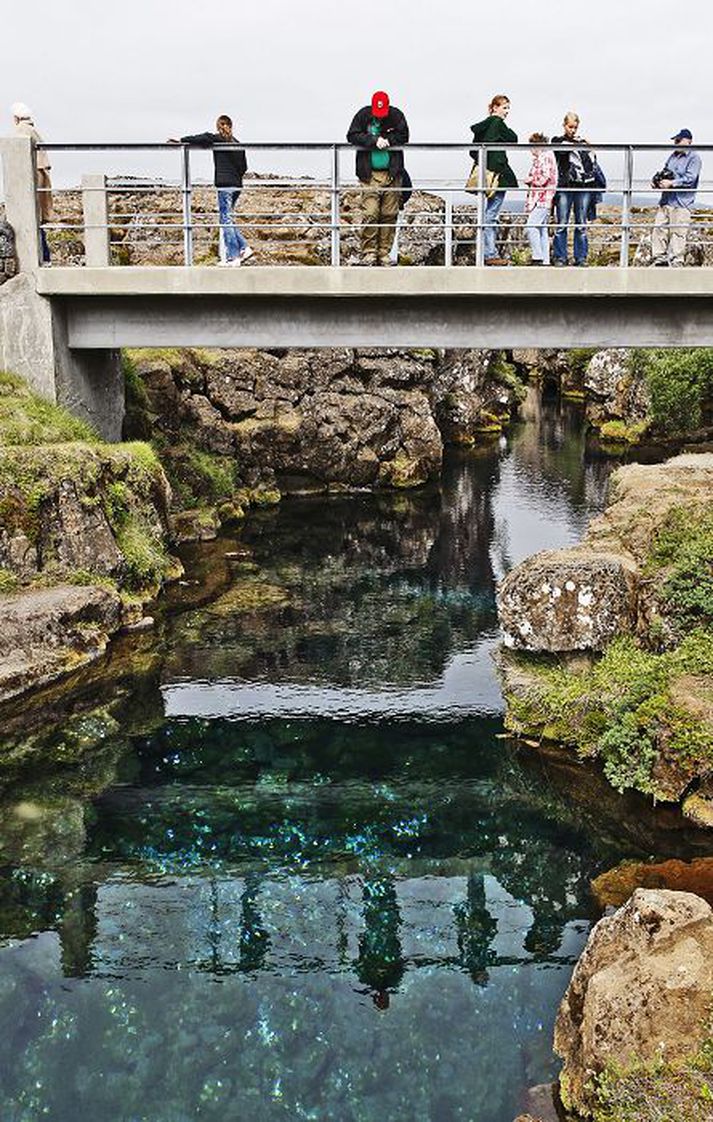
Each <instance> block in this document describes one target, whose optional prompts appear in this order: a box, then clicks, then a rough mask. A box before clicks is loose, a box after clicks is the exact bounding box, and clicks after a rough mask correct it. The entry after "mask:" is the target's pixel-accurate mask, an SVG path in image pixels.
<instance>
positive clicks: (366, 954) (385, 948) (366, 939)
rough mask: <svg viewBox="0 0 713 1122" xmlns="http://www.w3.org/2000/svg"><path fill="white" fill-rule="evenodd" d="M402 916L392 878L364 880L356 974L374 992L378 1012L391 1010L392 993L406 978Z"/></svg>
mask: <svg viewBox="0 0 713 1122" xmlns="http://www.w3.org/2000/svg"><path fill="white" fill-rule="evenodd" d="M400 927H401V914H400V912H399V903H398V898H397V896H396V888H395V885H394V881H393V878H392V877H388V876H387V877H372V878H368V879H365V880H364V931H363V932H362V934H361V935H360V936H359V957H358V958H357V961H356V973H357V977H358V978H359V981H360V982H362V983H363V984H364V985H365V986H368V987H369V988H370V989H371V990H372V991H373V1000H374V1005H375V1006H376V1008H377V1009H388V1007H389V991H393V990H394V989H396V987H397V986H398V984H399V982H400V981H401V979H402V978H403V975H404V961H403V956H402V953H401V940H400V939H399V929H400Z"/></svg>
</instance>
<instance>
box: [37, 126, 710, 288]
mask: <svg viewBox="0 0 713 1122" xmlns="http://www.w3.org/2000/svg"><path fill="white" fill-rule="evenodd" d="M41 147H42V148H43V149H44V150H45V151H47V152H48V153H51V156H52V163H53V165H54V166H53V175H54V177H55V180H56V178H57V173H58V172H61V174H62V175H63V176H64V178H65V179H66V178H67V174H68V164H70V163H71V162H75V163H76V161H77V160H81V161H82V164H83V165H84V164H86V162H87V160H88V159H89V158H91V160H92V162H94V163H96V161H97V159H99V160H100V161H101V164H102V167H103V169H104V170H102V172H101V173H99V174H95V175H93V176H84V177H83V180H82V187H81V188H77V187H69V188H66V187H60V188H57V187H54V188H53V197H54V200H55V207H56V212H57V215H56V219H55V220H54V221H52V222H48V223H44V224H43V230H44V232H45V234H46V235H48V236H49V242H50V246H51V248H52V255H53V259H54V260H57V261H60V262H62V263H67V264H82V263H86V264H95V265H96V264H100V265H109V264H122V263H123V264H132V263H142V264H181V265H187V266H192V265H196V264H208V263H210V262H211V261H212V259H213V258H214V257H215V254H216V241H217V242H218V246H219V243H220V236H219V235H220V231H221V229H222V227H221V223H220V220H219V218H218V215H217V213H216V211H215V209H214V205H215V203H214V201H215V188H213V187H212V186H211V185H210V184H209V183H207V182H205V183H202V182H200V181H198V180H197V179H196V178H195V175H194V164H193V163H192V160H193V158H194V157H195V156H197V155H198V154H201V155H204V156H205V155H207V156H210V155H211V154H212V152H213V151H220V150H222V149H226V150H230V151H235V146H233V145H220V146H216V148H215V149H206V148H202V147H201V148H198V147H196V146H188V145H183V144H181V145H174V144H143V143H142V144H43V145H42V146H41ZM239 148H242V149H244V150H245V151H246V153H247V154H248V157H249V159H250V162H251V163H254V162H255V161H256V160H260V159H261V158H263V157H265V156H268V155H269V156H270V157H271V159H272V162H273V164H274V162H275V161H276V160H277V162H280V161H282V162H283V163H284V162H285V160H286V159H287V160H288V161H289V162H290V163H291V164H292V167H293V169H294V170H293V172H291V173H289V172H288V173H284V172H283V173H277V174H276V173H275V172H263V173H257V174H256V173H255V172H252V173H249V175H248V177H247V178H246V179H245V181H244V184H243V191H242V194H241V198H240V206H239V210H238V212H237V215H236V223H237V224H238V226H239V227H240V229H241V230H242V232H243V234H244V235H245V234H248V240H250V241H251V243H252V244H253V248H254V249H255V250H256V253H255V256H254V257H253V259H252V261H253V263H254V264H258V265H259V264H260V262H261V261H263V262H266V263H270V264H284V263H288V264H290V263H295V262H297V263H299V264H331V265H333V266H337V265H340V264H342V263H346V264H358V263H360V246H359V242H360V231H361V226H362V207H361V205H360V203H361V200H362V198H363V196H364V194H365V193H366V192H367V191H368V187H365V186H364V185H363V184H361V183H359V181H358V180H357V179H356V178H355V177H354V175H353V174H352V175H345V174H344V170H343V161H344V159H346V158H349V159H350V160H351V161H352V167H353V161H354V157H355V154H356V151H357V149H355V148H354V147H353V146H351V145H348V144H333V143H331V144H322V143H294V144H276V143H275V144H273V143H261V144H240V145H239ZM534 148H539V149H550V150H551V151H553V152H555V153H557V152H560V153H562V151H568V150H569V149H567V148H565V149H563V148H562V147H561V146H552V145H544V144H535V145H530V144H518V145H505V144H497V145H474V144H472V143H471V144H445V143H426V144H410V145H408V147H406V148H404V149H396V148H395V149H390V151H392V152H395V151H403V152H404V157H405V160H406V164H407V167H408V169H409V172H410V174H411V178H412V180H413V190H414V195H413V198H412V199H411V201H410V202H408V204H407V205H406V207H405V209H404V211H403V217H402V218H401V220H400V222H399V223H397V224H394V223H392V222H390V221H385V222H371V223H370V225H372V226H374V227H376V228H377V229H383V228H389V229H392V228H393V229H394V237H395V239H396V241H397V243H398V241H399V239H400V242H401V246H402V249H403V246H404V243H405V250H404V251H403V252H402V254H401V260H402V261H403V262H404V263H425V264H445V265H447V266H453V265H461V264H463V265H465V264H475V265H482V264H483V263H484V258H485V241H486V231H488V229H494V230H495V231H496V234H497V236H498V238H499V242H500V245H501V246H502V245H503V243H506V246H505V248H506V249H507V250H508V252H509V253H510V256H511V260H512V263H513V264H526V263H527V246H526V240H525V231H524V208H523V202H524V198H525V196H526V194H527V191H528V187H527V185H526V184H524V182H523V180H524V178H525V175H526V174H527V170H528V168H529V163H530V156H531V151H532V149H534ZM492 151H500V152H502V151H506V152H507V153H508V157H509V159H510V160H511V161H512V163H513V164H514V165H515V169H514V170H515V171H516V174H517V176H518V181H519V186H518V187H516V188H508V190H507V196H508V203H509V206H507V207H506V208H504V210H503V213H502V215H501V216H500V219H499V220H498V221H496V222H492V221H489V218H488V207H487V203H488V196H489V194H491V193H492V192H491V189H490V188H489V187H488V183H487V178H486V166H487V156H488V153H489V152H492ZM589 151H590V152H596V155H597V158H598V161H599V164H600V166H601V167H602V168H603V170H604V171H605V174H606V176H607V180H608V186H607V188H606V191H605V194H604V200H603V202H602V204H601V205H602V209H601V211H600V216H599V217H597V219H595V220H594V221H590V222H586V223H584V224H581V223H580V227H579V228H580V230H582V231H583V230H584V228H585V227H586V234H587V236H588V238H589V242H590V259H589V263H590V264H593V265H608V266H618V267H621V268H628V267H629V266H631V265H637V264H646V263H648V262H647V259H646V244H647V234H648V233H649V232H650V231H651V229H652V226H653V218H654V213H655V211H656V208H657V205H658V202H659V197H660V195H661V191H660V189H655V188H653V187H652V185H651V176H652V174H653V172H655V171H657V170H659V169H661V168H662V167H663V165H664V163H665V161H666V158H667V157H668V155H669V154H670V152H671V151H672V145H671V144H668V145H651V144H645V145H616V144H603V145H597V146H596V148H594V147H592V148H591V149H589ZM695 151H696V152H698V153H699V154H700V155H701V156H702V157H705V154H706V153H711V152H713V145H696V146H695ZM474 152H477V153H478V160H477V166H478V173H477V182H476V184H475V186H474V187H473V188H472V189H471V190H470V192H469V194H466V193H465V183H466V180H467V178H468V173H469V171H470V169H471V162H472V156H471V154H472V153H474ZM109 154H113V159H114V161H116V158H117V154H120V159H123V160H125V159H126V157H127V156H128V158H129V161H130V167H129V171H128V172H127V171H125V172H124V173H123V174H121V175H117V174H114V176H113V177H112V176H109V177H107V175H106V162H107V156H108V155H109ZM157 156H158V157H159V160H160V162H161V163H162V164H165V163H166V160H167V159H168V160H169V161H174V160H177V161H178V164H179V169H178V171H179V174H178V175H177V176H173V175H171V174H170V172H169V174H163V173H162V174H161V175H160V176H157V175H156V174H155V172H151V171H150V170H147V169H145V168H144V165H145V164H146V162H147V159H148V158H149V157H151V158H155V157H157ZM58 159H59V164H58V163H57V161H58ZM434 160H435V161H436V162H437V165H438V167H437V171H438V172H439V174H436V175H429V174H427V173H426V172H427V167H428V165H429V163H430V164H433V162H434ZM137 163H138V164H139V165H140V168H139V169H138V174H132V172H131V168H136V165H137ZM315 164H316V165H317V167H316V170H315ZM319 165H321V166H319ZM298 170H300V171H305V170H306V171H307V174H306V175H300V174H296V173H297V171H298ZM443 171H446V172H448V173H449V174H446V175H444V174H442V173H443ZM704 172H705V167H704ZM386 190H387V191H392V192H394V193H399V194H401V193H402V192H403V187H402V186H401V185H399V184H397V185H394V186H391V187H390V188H387V189H386ZM594 190H596V189H593V188H591V187H580V188H575V187H573V188H567V191H568V192H571V193H573V194H582V195H584V194H587V195H591V194H592V193H593V191H594ZM711 195H713V180H709V181H707V180H705V179H704V178H703V177H702V178H701V182H700V184H699V185H698V187H697V189H696V201H697V206H696V210H695V213H694V215H693V222H692V223H691V225H690V226H689V225H688V223H682V224H680V228H681V229H684V228H687V229H688V231H689V234H688V238H689V254H690V255H692V256H693V262H692V263H695V264H699V265H708V264H709V260H710V263H711V264H713V236H711V235H710V234H709V231H710V230H712V229H713V209H711V208H713V201H711V200H710V196H711ZM473 197H474V201H471V199H472V198H473ZM261 199H262V200H263V209H260V200H261ZM283 200H284V204H285V207H283V206H282V205H281V204H282V202H283ZM709 201H710V202H711V207H710V208H709V207H708V202H709ZM513 204H514V208H513ZM157 205H158V209H156V208H157ZM547 228H548V232H549V234H550V235H551V234H552V233H553V232H554V231H556V230H557V229H558V228H560V227H558V223H557V220H556V218H552V216H550V220H549V221H548V224H547ZM669 228H670V229H671V228H676V224H674V226H673V227H669ZM290 232H291V233H292V235H293V236H292V237H289V236H288V235H289V234H290ZM295 247H298V248H297V249H295ZM392 254H393V247H392Z"/></svg>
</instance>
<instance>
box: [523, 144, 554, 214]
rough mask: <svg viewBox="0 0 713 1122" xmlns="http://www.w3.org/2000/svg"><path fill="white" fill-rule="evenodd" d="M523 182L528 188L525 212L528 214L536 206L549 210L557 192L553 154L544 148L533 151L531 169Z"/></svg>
mask: <svg viewBox="0 0 713 1122" xmlns="http://www.w3.org/2000/svg"><path fill="white" fill-rule="evenodd" d="M525 182H526V183H527V185H528V187H529V188H530V189H529V191H528V192H527V202H526V204H525V207H526V210H527V211H528V212H529V211H531V210H534V209H535V207H536V206H543V207H545V208H546V209H547V210H549V209H550V207H551V206H552V200H553V199H554V197H555V192H556V190H557V161H556V160H555V157H554V153H552V152H550V151H548V150H546V149H544V148H542V149H539V148H536V149H533V152H532V167H531V168H530V171H529V174H528V176H527V178H526V180H525Z"/></svg>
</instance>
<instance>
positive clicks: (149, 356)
mask: <svg viewBox="0 0 713 1122" xmlns="http://www.w3.org/2000/svg"><path fill="white" fill-rule="evenodd" d="M122 354H123V356H124V361H125V362H128V363H130V364H131V365H132V366H133V367H134V371H135V372H136V369H137V367H138V366H139V365H140V364H141V363H142V362H167V363H168V365H169V366H180V365H182V364H183V363H184V362H185V357H186V356H185V352H184V351H182V350H179V348H178V347H130V348H127V349H126V350H125V351H123V352H122ZM137 376H138V375H137Z"/></svg>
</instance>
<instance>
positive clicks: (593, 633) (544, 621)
mask: <svg viewBox="0 0 713 1122" xmlns="http://www.w3.org/2000/svg"><path fill="white" fill-rule="evenodd" d="M636 596H637V588H636V569H635V566H634V564H633V562H632V561H631V559H630V558H628V557H627V556H626V555H621V554H615V553H595V552H584V551H576V550H550V551H547V552H543V553H537V554H535V555H534V556H533V557H529V558H528V559H527V560H526V561H524V562H523V563H522V564H521V565H519V566H518V567H517V569H514V570H513V571H512V572H511V573H510V574H509V576H507V577H506V578H505V580H504V581H503V583H502V585H501V586H500V589H499V592H498V613H499V617H500V626H501V628H502V631H503V640H504V642H505V646H506V647H510V648H515V649H518V650H525V651H549V652H565V651H600V650H603V649H604V647H606V645H607V644H608V643H609V642H611V640H612V639H614V638H616V636H617V635H622V634H626V633H627V632H629V631H631V630H632V628H633V626H634V624H635V621H636Z"/></svg>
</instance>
